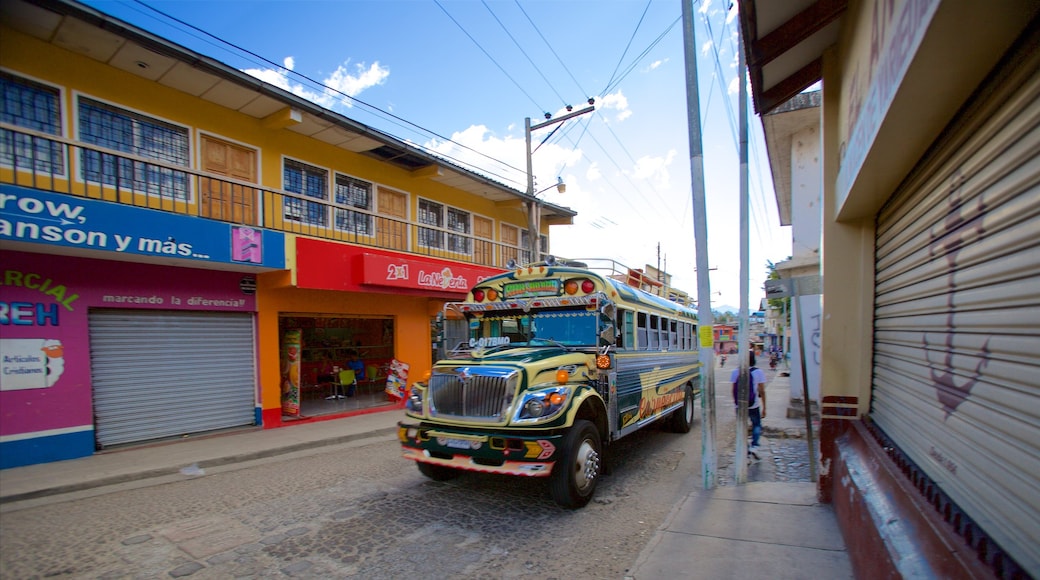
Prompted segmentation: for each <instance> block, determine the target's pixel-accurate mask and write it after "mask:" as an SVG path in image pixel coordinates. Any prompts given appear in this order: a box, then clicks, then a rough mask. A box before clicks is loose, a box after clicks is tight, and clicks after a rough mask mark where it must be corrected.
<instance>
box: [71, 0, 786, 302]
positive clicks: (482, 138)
mask: <svg viewBox="0 0 1040 580" xmlns="http://www.w3.org/2000/svg"><path fill="white" fill-rule="evenodd" d="M693 2H694V6H695V8H694V9H695V11H696V12H695V14H696V22H695V26H694V28H695V30H694V33H695V36H696V47H697V50H696V54H697V68H698V77H699V80H698V86H697V89H698V91H699V99H700V109H701V110H700V111H699V115H700V119H701V122H700V125H701V131H702V134H703V135H702V143H703V145H702V148H703V155H704V156H703V163H704V180H705V184H704V191H705V196H706V206H707V207H706V212H705V213H706V218H707V224H708V226H707V230H708V260H707V261H708V265H709V270H710V273H709V280H710V286H711V292H712V295H711V297H710V300H711V304H712V309H713V310H718V309H720V307H721V308H722V309H723V310H733V311H735V310H736V309H737V307H739V305H740V254H739V237H740V227H739V224H740V221H739V219H740V208H739V205H738V204H739V202H738V199H739V191H740V179H739V177H740V164H739V145H738V136H737V134H738V121H737V115H738V114H739V107H738V98H739V96H738V88H739V78H740V77H739V71H738V66H737V65H738V63H737V56H738V53H737V50H738V49H737V47H738V42H739V41H738V37H737V34H738V30H737V28H738V24H739V21H738V20H737V18H736V16H737V14H736V3H732V4H733V6H730V2H729V1H721V2H720V1H718V0H693ZM85 3H86V4H88V5H90V6H93V7H94V8H96V9H98V10H101V11H102V12H105V13H107V14H109V15H111V16H114V17H116V18H119V19H121V20H125V21H127V22H129V23H131V24H133V25H135V26H138V27H140V28H143V29H145V30H148V31H150V32H152V33H154V34H157V35H159V36H162V37H165V38H167V39H169V40H171V41H173V42H176V43H178V44H181V45H184V46H186V47H188V48H190V49H192V50H194V51H196V52H199V53H201V54H204V55H206V56H209V57H212V58H214V59H216V60H219V61H221V62H223V63H225V64H227V65H229V66H233V67H236V68H238V69H240V70H243V71H246V72H248V73H249V74H252V75H254V76H256V77H258V78H260V79H262V80H264V81H267V82H269V83H272V84H275V85H277V86H280V87H282V88H284V89H286V90H289V91H291V92H293V93H295V94H298V95H300V96H303V97H306V98H308V99H311V100H313V101H315V102H317V103H319V104H321V105H323V106H325V107H327V108H330V109H333V110H335V111H337V112H339V113H341V114H343V115H345V116H347V117H350V118H352V119H354V120H356V121H359V122H361V123H364V124H366V125H369V126H372V127H375V128H377V129H379V130H381V131H383V132H385V133H388V134H390V135H392V136H394V137H396V138H398V139H400V140H402V141H406V142H409V143H411V144H413V145H416V146H418V147H422V148H425V149H427V150H429V151H431V152H435V153H437V154H439V155H442V156H445V157H447V158H448V159H449V160H451V161H452V162H454V163H456V164H458V165H461V166H463V167H465V168H467V169H470V170H473V171H476V172H479V173H481V174H483V175H486V176H488V177H490V178H492V179H494V180H496V181H499V182H501V183H503V184H504V185H506V186H508V187H512V188H514V189H516V190H519V191H525V190H526V187H527V182H526V179H527V174H526V152H525V146H524V143H525V131H524V122H525V121H524V120H525V118H530V119H531V123H532V124H534V125H537V124H538V123H540V122H542V121H544V120H545V117H544V114H545V113H547V112H548V113H550V114H551V115H552V116H553V118H558V117H560V116H562V115H564V114H566V109H565V107H566V106H567V105H571V106H573V108H574V110H579V109H581V108H583V107H585V106H587V100H588V99H589V98H590V97H591V98H594V99H595V111H593V112H591V113H586V114H583V115H580V116H578V117H575V118H573V119H570V120H567V121H564V122H562V123H559V124H555V125H552V126H550V127H546V128H543V129H540V130H536V131H533V132H532V148H533V149H534V153H533V154H532V162H533V168H534V169H533V174H534V175H535V191H536V192H540V191H542V190H546V191H544V192H542V193H540V194H539V198H540V199H544V200H545V201H547V202H549V203H553V204H557V205H560V206H564V207H568V208H571V209H572V210H574V211H576V212H577V216H576V217H575V218H574V224H573V225H567V226H552V228H551V230H550V244H551V245H550V253H551V254H553V255H556V256H558V257H563V258H572V259H580V258H610V259H614V260H616V261H618V262H620V263H622V264H624V265H626V266H629V267H633V268H642V267H644V266H646V265H650V266H653V267H659V268H662V269H664V270H666V271H667V272H669V273H670V274H672V285H673V286H674V287H676V288H679V289H681V290H683V291H686V292H688V293H689V294H690V295H691V297H694V298H696V297H697V272H696V252H695V247H696V245H695V239H694V229H693V209H692V208H693V203H692V187H691V184H690V180H691V177H690V175H691V174H690V146H689V142H690V136H689V123H688V115H687V87H686V63H685V55H684V50H683V31H682V4H681V1H680V0H322V1H315V0H292V1H282V0H259V1H245V0H232V1H229V0H140V1H138V0H88V1H86V2H85ZM748 111H749V115H751V117H750V118H749V120H748V130H749V153H748V159H749V181H748V183H749V188H748V189H749V197H750V204H749V205H750V213H749V246H750V255H749V259H748V273H749V276H748V278H749V280H748V287H749V296H748V301H749V305H750V310H751V311H755V310H757V309H758V305H759V302H760V300H761V299H762V298H763V297H764V291H763V290H762V287H763V283H764V280H765V278H766V271H767V262H769V261H772V262H774V263H775V262H779V261H782V260H785V259H787V258H788V257H789V256H790V255H791V232H790V228H789V227H781V226H780V222H779V217H778V213H777V207H776V198H775V196H774V193H773V184H772V179H771V177H770V173H769V165H768V163H769V162H768V155H767V153H766V148H765V143H764V140H763V137H762V125H761V121H760V119H759V118H758V117H757V116H755V115H754V114H753V112H751V111H753V108H752V107H751V105H750V104H749V105H748ZM561 178H562V180H563V181H564V183H566V185H567V187H566V191H565V193H562V194H561V193H558V192H557V191H556V188H555V187H553V186H554V185H555V184H556V183H557V180H558V179H561Z"/></svg>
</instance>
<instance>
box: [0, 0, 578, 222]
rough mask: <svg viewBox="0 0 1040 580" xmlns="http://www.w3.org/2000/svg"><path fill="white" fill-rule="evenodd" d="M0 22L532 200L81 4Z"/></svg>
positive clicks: (554, 209) (264, 118) (555, 211)
mask: <svg viewBox="0 0 1040 580" xmlns="http://www.w3.org/2000/svg"><path fill="white" fill-rule="evenodd" d="M0 22H2V23H3V24H4V25H5V26H8V27H11V28H13V29H15V30H18V31H20V32H23V33H25V34H27V35H30V36H33V37H36V38H38V39H40V40H42V41H44V42H48V43H50V44H52V45H54V46H58V47H61V48H63V49H65V50H68V51H71V52H74V53H77V54H82V55H84V56H88V57H90V58H93V59H95V60H97V61H100V62H103V63H105V64H107V65H110V66H112V67H115V68H118V69H120V70H123V71H126V72H129V73H131V74H134V75H137V76H139V77H142V78H144V79H147V80H149V81H152V82H155V83H158V84H160V85H163V86H165V87H168V88H170V89H174V90H178V91H181V92H184V93H187V94H190V95H192V96H195V97H197V98H199V99H202V100H205V101H209V102H211V103H215V104H217V105H220V106H222V107H225V108H228V109H231V110H234V111H237V112H238V113H241V114H244V115H249V116H251V117H254V118H256V119H259V120H260V121H261V123H263V124H264V125H265V126H267V127H271V128H277V129H285V130H288V131H293V132H295V133H299V134H301V135H305V136H307V137H311V138H314V139H317V140H319V141H324V142H325V143H328V144H330V145H332V146H335V147H339V148H341V149H344V150H345V151H351V152H353V153H358V154H360V155H365V156H368V157H372V158H375V159H378V160H380V161H382V162H385V163H388V164H391V165H394V166H396V167H399V168H401V169H403V170H405V171H408V172H411V173H412V175H413V176H414V177H417V178H426V179H430V180H432V181H435V182H437V183H441V184H443V185H445V186H448V187H452V188H456V189H459V190H462V191H464V192H466V193H469V194H471V195H475V196H479V197H483V198H485V199H488V200H491V201H493V202H496V203H499V202H505V201H508V200H516V199H520V200H522V201H527V200H529V199H530V197H529V196H528V195H527V194H526V193H524V192H521V191H518V190H516V189H513V188H511V187H508V186H506V185H504V184H502V183H499V182H497V181H494V180H492V179H490V178H487V177H485V176H483V175H481V174H479V173H476V172H474V171H470V170H468V169H465V168H463V167H460V166H458V165H456V164H454V163H452V162H451V161H448V160H446V159H444V158H441V157H438V156H436V155H434V154H432V153H429V152H427V151H425V150H423V149H421V148H418V147H416V146H414V145H410V144H408V143H406V142H404V141H401V140H400V139H397V138H395V137H392V136H390V135H388V134H386V133H383V132H382V131H379V130H378V129H375V128H373V127H369V126H367V125H364V124H363V123H359V122H357V121H354V120H352V119H349V118H347V117H345V116H343V115H341V114H339V113H336V112H335V111H332V110H329V109H326V108H324V107H322V106H320V105H317V104H315V103H313V102H311V101H308V100H306V99H304V98H302V97H299V96H297V95H295V94H293V93H291V92H289V91H286V90H283V89H281V88H279V87H277V86H275V85H272V84H269V83H266V82H263V81H261V80H259V79H257V78H256V77H253V76H251V75H248V74H246V73H245V72H242V71H240V70H238V69H235V68H234V67H231V66H228V65H226V64H224V63H222V62H220V61H217V60H215V59H212V58H210V57H207V56H204V55H202V54H199V53H196V52H194V51H192V50H190V49H188V48H186V47H183V46H180V45H178V44H175V43H173V42H171V41H169V40H167V39H164V38H162V37H159V36H156V35H154V34H152V33H150V32H147V31H145V30H143V29H140V28H137V27H135V26H133V25H131V24H129V23H127V22H124V21H122V20H119V19H117V18H114V17H112V16H109V15H107V14H105V13H103V12H100V11H97V10H94V9H93V8H91V7H89V6H86V5H83V4H80V3H78V2H72V1H68V0H4V1H3V2H0ZM538 206H539V208H540V210H541V212H542V215H543V216H544V218H545V219H548V220H550V221H549V222H548V223H571V222H572V220H573V217H574V216H575V215H577V212H575V211H573V210H571V209H569V208H566V207H561V206H557V205H553V204H547V203H545V202H542V201H541V200H539V203H538Z"/></svg>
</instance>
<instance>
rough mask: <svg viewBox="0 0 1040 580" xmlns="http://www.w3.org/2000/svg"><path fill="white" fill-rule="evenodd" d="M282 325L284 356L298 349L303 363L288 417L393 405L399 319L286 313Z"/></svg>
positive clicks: (285, 394) (290, 393) (288, 394)
mask: <svg viewBox="0 0 1040 580" xmlns="http://www.w3.org/2000/svg"><path fill="white" fill-rule="evenodd" d="M278 327H279V328H278V331H279V332H278V334H279V336H281V337H282V341H283V345H282V352H286V350H287V347H288V350H291V349H292V347H294V346H295V347H296V348H298V360H299V363H298V364H299V367H298V373H299V379H298V380H299V383H298V389H291V390H288V392H287V390H286V389H283V395H282V396H283V406H282V408H283V413H284V414H289V415H293V414H294V411H295V412H297V413H298V414H299V416H300V417H313V416H316V415H328V414H331V413H343V412H347V411H354V410H359V409H368V408H372V407H379V406H384V405H391V404H393V401H392V400H391V399H390V398H389V397H388V396H387V394H386V378H387V373H388V369H389V367H390V362H391V361H392V360H393V359H394V321H393V318H391V317H364V318H363V317H357V316H348V315H342V314H283V315H282V316H281V317H280V318H279V321H278ZM287 337H288V338H287ZM287 341H288V342H291V343H293V344H292V345H289V344H286V343H287ZM296 341H298V344H296ZM285 371H286V369H283V374H284V373H285ZM293 372H294V373H295V372H297V371H296V370H295V369H293ZM287 397H288V398H289V400H288V401H286V398H287ZM293 397H295V398H296V400H295V401H293V400H292V398H293ZM286 403H288V404H286Z"/></svg>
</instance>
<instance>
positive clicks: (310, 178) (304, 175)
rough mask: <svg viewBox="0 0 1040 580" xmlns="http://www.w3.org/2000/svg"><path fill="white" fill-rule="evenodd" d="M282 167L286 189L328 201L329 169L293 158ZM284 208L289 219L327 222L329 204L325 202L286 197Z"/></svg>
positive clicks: (314, 223) (311, 223)
mask: <svg viewBox="0 0 1040 580" xmlns="http://www.w3.org/2000/svg"><path fill="white" fill-rule="evenodd" d="M282 167H283V171H282V181H283V182H284V184H283V185H284V188H285V190H286V191H290V192H292V193H298V194H300V195H304V196H307V197H313V198H314V199H320V200H322V201H328V199H329V194H328V181H329V172H328V171H325V170H324V169H321V168H320V167H314V166H313V165H307V164H306V163H301V162H299V161H293V160H292V159H286V160H285V162H284V164H283V166H282ZM284 208H285V219H287V220H292V221H298V222H302V223H305V224H309V225H314V226H324V225H326V224H327V221H326V217H327V213H328V206H326V205H325V204H323V203H316V202H313V201H304V200H302V199H296V198H290V197H286V198H285V203H284Z"/></svg>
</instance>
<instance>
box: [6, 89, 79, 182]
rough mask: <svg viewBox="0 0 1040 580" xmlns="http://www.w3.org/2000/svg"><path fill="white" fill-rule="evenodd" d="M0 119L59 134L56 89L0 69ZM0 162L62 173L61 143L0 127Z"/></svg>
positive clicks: (59, 113)
mask: <svg viewBox="0 0 1040 580" xmlns="http://www.w3.org/2000/svg"><path fill="white" fill-rule="evenodd" d="M0 121H3V122H4V123H8V124H11V125H17V126H19V127H25V128H26V129H32V130H34V131H39V132H41V133H49V134H51V135H61V99H60V98H59V93H58V90H57V89H55V88H53V87H48V86H46V85H42V84H40V83H37V82H33V81H30V80H28V79H23V78H21V77H16V76H14V75H12V74H10V73H6V72H0ZM0 163H2V164H3V165H5V166H14V167H17V168H26V169H28V168H32V169H33V170H34V171H41V172H46V173H51V174H63V173H65V157H64V155H63V154H62V146H61V143H56V142H54V141H49V140H46V139H42V138H39V137H32V136H29V135H24V134H20V133H14V132H12V131H8V130H6V129H4V130H0Z"/></svg>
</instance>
